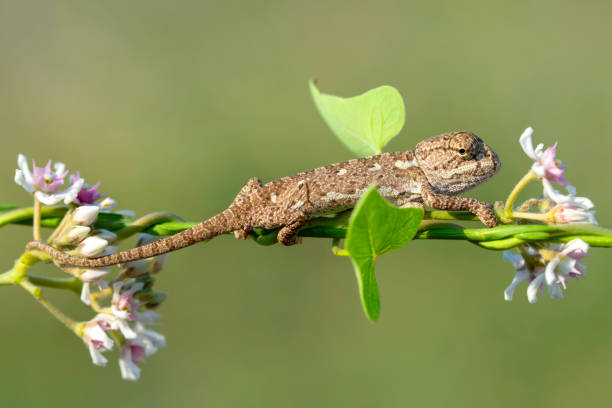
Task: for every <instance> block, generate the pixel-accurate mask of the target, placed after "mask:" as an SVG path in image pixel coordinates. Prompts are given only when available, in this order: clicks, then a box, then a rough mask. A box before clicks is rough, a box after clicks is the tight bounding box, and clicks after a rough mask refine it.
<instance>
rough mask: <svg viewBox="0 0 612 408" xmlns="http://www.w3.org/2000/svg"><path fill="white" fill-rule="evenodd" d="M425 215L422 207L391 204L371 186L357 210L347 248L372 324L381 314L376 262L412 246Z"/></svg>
mask: <svg viewBox="0 0 612 408" xmlns="http://www.w3.org/2000/svg"><path fill="white" fill-rule="evenodd" d="M423 215H424V213H423V210H421V209H419V208H398V207H395V206H394V205H391V204H389V203H388V202H387V200H385V199H384V198H383V197H382V196H381V195H380V194H379V193H378V191H377V190H376V186H370V187H369V188H368V190H367V191H366V192H365V193H364V195H363V196H362V197H361V199H360V200H359V202H358V203H357V205H356V206H355V208H354V209H353V213H352V215H351V220H350V224H349V228H348V232H347V234H346V245H345V248H346V250H347V251H348V252H349V255H350V257H351V259H352V261H353V266H354V267H355V274H356V276H357V285H358V287H359V295H360V296H361V302H362V305H363V309H364V311H365V314H366V316H367V317H368V318H369V319H370V320H372V321H376V319H378V315H379V314H380V299H379V295H378V285H377V283H376V275H375V273H374V261H375V260H376V258H377V257H378V256H379V255H382V254H385V253H387V252H391V251H395V250H396V249H400V248H401V247H403V246H404V245H406V244H408V242H410V241H411V240H412V238H414V236H415V235H416V233H417V228H418V227H419V223H420V222H421V220H422V219H423Z"/></svg>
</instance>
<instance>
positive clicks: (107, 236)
mask: <svg viewBox="0 0 612 408" xmlns="http://www.w3.org/2000/svg"><path fill="white" fill-rule="evenodd" d="M91 235H92V236H94V237H98V238H102V239H104V240H106V241H108V242H109V243H111V242H113V241H114V240H116V239H117V234H115V233H114V232H112V231H109V230H105V229H98V230H94V231H93V232H92V233H91Z"/></svg>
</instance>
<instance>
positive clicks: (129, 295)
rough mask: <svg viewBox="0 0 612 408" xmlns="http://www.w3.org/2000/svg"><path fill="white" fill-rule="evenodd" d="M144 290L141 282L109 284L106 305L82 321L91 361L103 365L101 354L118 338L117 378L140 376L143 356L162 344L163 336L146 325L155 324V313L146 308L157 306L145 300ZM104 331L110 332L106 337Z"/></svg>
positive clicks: (136, 378) (164, 339) (147, 289)
mask: <svg viewBox="0 0 612 408" xmlns="http://www.w3.org/2000/svg"><path fill="white" fill-rule="evenodd" d="M147 291H150V288H147V287H146V284H145V283H144V282H143V281H137V280H127V281H120V282H115V283H114V284H113V285H112V300H111V306H110V308H106V309H104V311H102V312H100V313H98V315H96V316H95V317H94V318H93V319H91V320H90V321H89V322H87V323H85V324H84V329H83V334H82V338H83V341H84V342H85V344H87V346H88V348H89V353H90V354H91V359H92V361H93V363H94V364H96V365H100V366H105V365H106V363H107V361H108V360H107V359H106V357H104V355H103V353H104V352H107V351H111V350H112V349H113V347H114V345H115V341H114V340H113V338H115V339H119V340H118V341H119V344H120V358H119V368H120V370H121V377H122V378H123V379H126V380H131V381H135V380H138V379H139V378H140V367H139V364H140V363H141V362H142V361H143V358H144V357H148V356H150V355H152V354H154V353H155V352H156V351H157V350H158V349H159V348H161V347H164V346H165V345H166V338H165V337H164V335H163V334H160V333H158V332H156V331H154V330H151V329H149V328H148V327H149V326H152V325H154V324H155V321H156V320H157V319H158V318H159V315H158V314H157V313H155V312H153V311H152V310H151V309H149V308H150V307H155V306H157V305H156V304H152V303H151V302H148V301H146V300H143V299H145V298H146V297H147V296H146V293H147ZM107 332H111V333H112V336H109V334H108V333H107Z"/></svg>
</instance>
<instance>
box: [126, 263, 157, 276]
mask: <svg viewBox="0 0 612 408" xmlns="http://www.w3.org/2000/svg"><path fill="white" fill-rule="evenodd" d="M154 266H155V260H153V259H139V260H137V261H132V262H128V263H126V264H125V266H124V268H123V273H124V274H125V275H126V276H129V277H130V278H137V277H139V276H142V275H144V274H145V273H147V272H152V271H153V268H154Z"/></svg>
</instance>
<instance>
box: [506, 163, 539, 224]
mask: <svg viewBox="0 0 612 408" xmlns="http://www.w3.org/2000/svg"><path fill="white" fill-rule="evenodd" d="M536 177H537V176H536V174H535V172H534V171H533V170H531V169H529V171H528V172H527V174H525V175H524V176H523V178H522V179H520V180H519V182H518V183H517V184H516V186H514V188H513V189H512V191H511V192H510V195H509V196H508V198H507V199H506V206H505V210H506V217H508V218H513V215H512V207H513V206H514V201H516V197H518V195H519V193H520V192H521V190H523V188H525V186H526V185H527V184H529V183H530V182H531V181H532V180H533V179H535V178H536Z"/></svg>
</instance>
